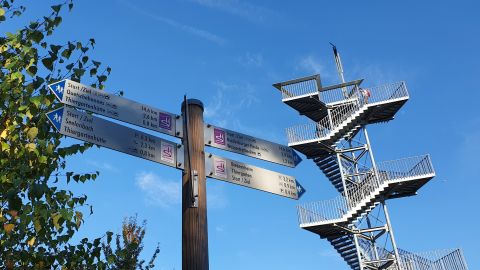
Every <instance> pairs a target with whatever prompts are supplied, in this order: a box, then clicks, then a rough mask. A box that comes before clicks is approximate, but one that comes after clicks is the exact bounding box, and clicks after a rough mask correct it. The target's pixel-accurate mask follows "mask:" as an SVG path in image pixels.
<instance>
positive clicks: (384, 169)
mask: <svg viewBox="0 0 480 270" xmlns="http://www.w3.org/2000/svg"><path fill="white" fill-rule="evenodd" d="M371 170H372V173H370V174H369V176H367V177H365V178H364V179H363V181H362V182H360V183H357V184H356V185H355V184H354V185H352V186H350V187H349V188H348V190H347V191H346V192H344V193H342V194H341V195H340V196H338V197H336V198H334V199H330V200H326V201H317V202H309V203H305V204H302V205H299V206H297V210H298V218H299V223H300V224H307V223H316V222H326V221H331V220H336V219H341V218H342V217H344V216H345V214H347V213H348V212H349V211H351V210H352V209H355V208H358V206H359V205H360V204H362V203H364V204H365V203H366V201H365V200H366V199H368V198H369V197H370V196H372V194H373V193H375V191H377V190H379V189H380V188H381V187H382V186H383V185H384V184H385V183H386V182H391V181H398V180H402V179H408V178H416V177H422V176H428V175H432V174H434V173H435V170H434V169H433V165H432V162H431V159H430V155H422V156H416V157H409V158H402V159H397V160H392V161H384V162H380V163H377V173H376V175H375V174H374V173H373V172H374V171H373V169H371ZM345 194H346V195H347V196H348V200H347V197H346V196H345Z"/></svg>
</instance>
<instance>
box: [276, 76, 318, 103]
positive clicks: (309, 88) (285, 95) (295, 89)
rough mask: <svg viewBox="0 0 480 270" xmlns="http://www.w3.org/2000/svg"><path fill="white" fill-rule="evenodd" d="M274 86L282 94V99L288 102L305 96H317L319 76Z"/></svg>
mask: <svg viewBox="0 0 480 270" xmlns="http://www.w3.org/2000/svg"><path fill="white" fill-rule="evenodd" d="M274 86H275V87H276V88H277V89H278V90H280V92H281V93H282V99H283V100H288V99H292V98H298V97H300V96H305V95H317V94H318V90H319V89H320V88H321V85H320V76H319V75H313V76H309V77H304V78H299V79H296V80H291V81H286V82H281V83H278V84H274Z"/></svg>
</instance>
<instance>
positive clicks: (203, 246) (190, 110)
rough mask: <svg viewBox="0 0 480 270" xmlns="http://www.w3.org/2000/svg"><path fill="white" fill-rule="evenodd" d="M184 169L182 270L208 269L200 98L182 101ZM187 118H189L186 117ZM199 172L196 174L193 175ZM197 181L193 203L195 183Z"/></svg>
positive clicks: (203, 143)
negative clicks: (195, 200)
mask: <svg viewBox="0 0 480 270" xmlns="http://www.w3.org/2000/svg"><path fill="white" fill-rule="evenodd" d="M182 115H183V117H184V119H188V121H184V127H183V134H184V136H183V137H184V139H183V144H184V146H185V170H184V172H183V177H182V270H208V227H207V202H206V196H207V194H206V185H205V184H206V183H205V179H206V178H205V154H204V147H205V142H204V138H203V137H204V136H203V125H204V124H203V103H202V102H201V101H200V100H197V99H189V100H187V106H185V102H184V103H183V104H182ZM185 117H188V118H185ZM194 172H196V174H197V176H195V175H194ZM193 178H196V180H197V181H196V183H197V184H198V197H197V205H196V206H194V198H193V197H192V195H193V194H194V188H193V185H194V184H193V183H194V179H193Z"/></svg>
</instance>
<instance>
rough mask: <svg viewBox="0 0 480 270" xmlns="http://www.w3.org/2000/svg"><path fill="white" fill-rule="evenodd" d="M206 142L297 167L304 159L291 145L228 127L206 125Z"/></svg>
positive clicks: (209, 144)
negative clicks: (270, 140) (263, 138)
mask: <svg viewBox="0 0 480 270" xmlns="http://www.w3.org/2000/svg"><path fill="white" fill-rule="evenodd" d="M204 137H205V144H206V145H208V146H212V147H216V148H220V149H224V150H227V151H231V152H235V153H239V154H243V155H246V156H250V157H254V158H258V159H262V160H266V161H270V162H273V163H278V164H281V165H285V166H288V167H295V166H297V164H298V163H300V162H301V161H302V159H301V158H300V156H299V155H298V154H297V153H296V152H295V151H294V150H293V149H292V148H290V147H288V146H285V145H281V144H278V143H274V142H269V141H266V140H262V139H259V138H255V137H252V136H249V135H245V134H242V133H238V132H235V131H231V130H228V129H224V128H220V127H216V126H213V125H208V124H207V125H205V128H204Z"/></svg>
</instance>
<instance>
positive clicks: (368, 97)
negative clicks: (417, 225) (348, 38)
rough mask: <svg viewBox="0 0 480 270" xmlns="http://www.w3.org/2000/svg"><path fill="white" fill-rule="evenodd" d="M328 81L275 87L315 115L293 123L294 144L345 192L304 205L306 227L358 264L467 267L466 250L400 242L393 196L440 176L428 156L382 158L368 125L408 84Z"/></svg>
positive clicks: (391, 107) (382, 119) (405, 268)
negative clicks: (419, 249) (414, 248)
mask: <svg viewBox="0 0 480 270" xmlns="http://www.w3.org/2000/svg"><path fill="white" fill-rule="evenodd" d="M333 49H334V55H335V62H336V65H337V71H338V74H339V77H340V82H341V83H340V84H336V85H330V86H325V87H324V86H322V83H321V79H320V75H319V74H317V75H313V76H308V77H303V78H298V79H294V80H289V81H284V82H279V83H276V84H274V85H273V86H274V87H275V88H277V89H278V90H279V91H280V92H281V94H282V101H283V102H284V103H285V104H287V105H288V106H290V107H291V108H293V109H294V110H296V111H297V112H298V113H300V115H303V116H305V117H307V118H309V119H310V120H311V121H310V123H308V124H304V125H299V126H295V127H290V128H287V136H288V146H290V147H292V148H294V149H295V150H297V151H299V152H301V153H303V154H304V155H305V156H306V157H307V158H309V159H312V160H313V161H314V162H315V164H316V165H317V166H318V167H319V169H320V170H321V171H322V172H323V173H324V174H325V176H326V178H327V179H328V181H330V183H331V184H332V185H333V187H334V188H335V189H336V190H337V191H338V193H339V196H338V197H336V198H334V199H330V200H325V201H318V202H309V203H305V204H302V205H299V206H298V207H297V210H298V218H299V223H300V227H301V228H303V229H305V230H308V231H310V232H312V233H314V234H317V235H319V236H320V238H322V239H326V240H327V241H329V242H330V243H331V244H332V246H333V248H335V250H336V251H337V252H338V253H339V255H340V256H341V257H342V258H343V259H344V260H345V262H346V263H347V264H348V265H349V266H350V268H351V269H353V270H367V269H374V270H381V269H388V270H394V269H395V270H454V269H455V270H466V269H468V268H467V265H466V262H465V259H464V257H463V254H462V251H461V250H460V249H451V250H443V251H435V252H429V253H412V252H408V251H405V250H403V249H400V248H399V247H398V246H397V242H396V239H395V235H394V231H393V227H392V224H391V221H390V217H389V213H388V208H387V201H389V200H392V199H400V198H404V197H409V196H414V195H417V192H418V190H419V189H420V188H421V187H422V186H423V185H425V184H427V183H428V182H429V181H430V180H431V179H432V178H433V177H434V176H435V170H434V168H433V165H432V161H431V159H430V156H429V155H428V154H422V155H417V156H413V157H400V158H399V159H396V160H389V161H377V160H376V159H375V156H374V152H373V148H372V144H371V142H370V139H369V136H368V132H367V127H368V125H371V124H381V123H387V122H389V121H391V120H393V119H394V117H395V115H396V114H397V112H398V111H399V110H400V109H401V108H402V106H403V105H404V104H405V103H406V102H407V101H408V99H409V94H408V90H407V86H406V84H405V82H395V83H390V84H385V85H381V86H374V87H370V86H368V87H366V86H363V85H362V83H363V80H362V79H359V80H354V81H348V82H347V81H345V79H344V74H343V67H342V63H341V60H340V56H339V54H338V52H337V50H336V48H335V46H334V47H333Z"/></svg>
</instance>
